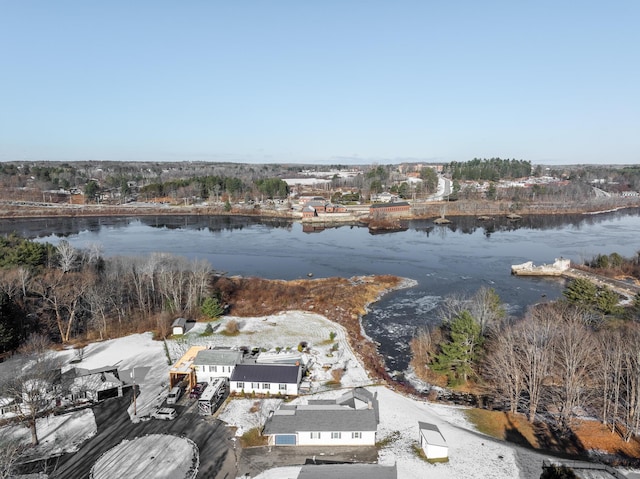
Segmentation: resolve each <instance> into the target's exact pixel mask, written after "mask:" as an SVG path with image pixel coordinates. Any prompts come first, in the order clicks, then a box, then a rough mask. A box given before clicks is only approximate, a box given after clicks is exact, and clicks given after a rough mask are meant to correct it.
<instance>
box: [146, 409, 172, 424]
mask: <svg viewBox="0 0 640 479" xmlns="http://www.w3.org/2000/svg"><path fill="white" fill-rule="evenodd" d="M176 416H177V413H176V410H175V409H173V408H172V407H162V408H160V409H158V410H157V411H156V412H154V413H153V414H152V415H151V417H153V418H155V419H163V420H164V421H171V420H173V419H175V418H176Z"/></svg>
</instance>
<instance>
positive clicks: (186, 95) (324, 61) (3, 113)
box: [0, 0, 640, 164]
mask: <svg viewBox="0 0 640 479" xmlns="http://www.w3.org/2000/svg"><path fill="white" fill-rule="evenodd" d="M0 45H1V47H0V160H3V161H7V160H132V161H135V160H154V161H167V160H171V161H178V160H210V161H237V162H261V163H262V162H265V163H276V162H278V163H285V162H299V163H309V162H318V163H343V164H346V163H371V162H377V163H397V162H400V161H421V160H422V161H424V160H426V161H446V162H448V161H467V160H470V159H472V158H473V157H480V158H485V157H494V156H498V157H501V158H516V159H523V160H530V161H532V162H533V163H535V164H541V163H542V164H576V163H624V164H630V163H640V1H637V0H629V1H615V0H614V1H611V2H604V1H601V0H599V1H591V0H582V1H577V0H576V1H574V0H562V1H557V0H553V1H549V0H541V1H535V2H520V1H513V0H508V1H507V0H505V1H490V0H486V1H477V0H473V1H451V2H447V1H428V0H416V1H405V0H398V1H391V0H388V1H376V0H322V1H320V0H317V1H312V0H295V1H284V0H282V1H278V0H268V1H258V0H255V1H241V0H238V1H235V0H233V1H230V0H226V1H214V0H208V1H204V0H203V1H188V0H187V1H175V0H171V1H162V0H149V1H143V0H109V1H86V0H82V1H81V0H77V1H65V0H55V1H52V0H42V1H31V0H6V1H5V0H0Z"/></svg>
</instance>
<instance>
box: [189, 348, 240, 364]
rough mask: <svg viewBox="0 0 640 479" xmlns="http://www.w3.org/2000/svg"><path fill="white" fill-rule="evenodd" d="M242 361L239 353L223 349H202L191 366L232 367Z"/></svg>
mask: <svg viewBox="0 0 640 479" xmlns="http://www.w3.org/2000/svg"><path fill="white" fill-rule="evenodd" d="M241 360H242V352H241V351H233V350H230V349H229V350H224V349H203V350H202V351H198V354H196V358H195V359H194V361H193V364H206V365H211V366H216V365H218V366H234V365H236V364H238V363H240V361H241Z"/></svg>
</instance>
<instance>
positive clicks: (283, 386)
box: [278, 384, 287, 391]
mask: <svg viewBox="0 0 640 479" xmlns="http://www.w3.org/2000/svg"><path fill="white" fill-rule="evenodd" d="M278 389H280V391H286V390H287V385H286V384H280V386H278Z"/></svg>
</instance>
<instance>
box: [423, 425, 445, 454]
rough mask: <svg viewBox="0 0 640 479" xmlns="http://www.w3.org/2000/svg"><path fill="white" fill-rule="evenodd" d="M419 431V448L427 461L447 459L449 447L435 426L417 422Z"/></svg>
mask: <svg viewBox="0 0 640 479" xmlns="http://www.w3.org/2000/svg"><path fill="white" fill-rule="evenodd" d="M418 428H419V429H420V447H421V448H422V450H423V451H424V453H425V455H426V456H427V459H448V458H449V446H447V441H446V440H445V439H444V436H443V435H442V433H441V432H440V429H438V426H436V425H435V424H429V423H426V422H420V421H418Z"/></svg>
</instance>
